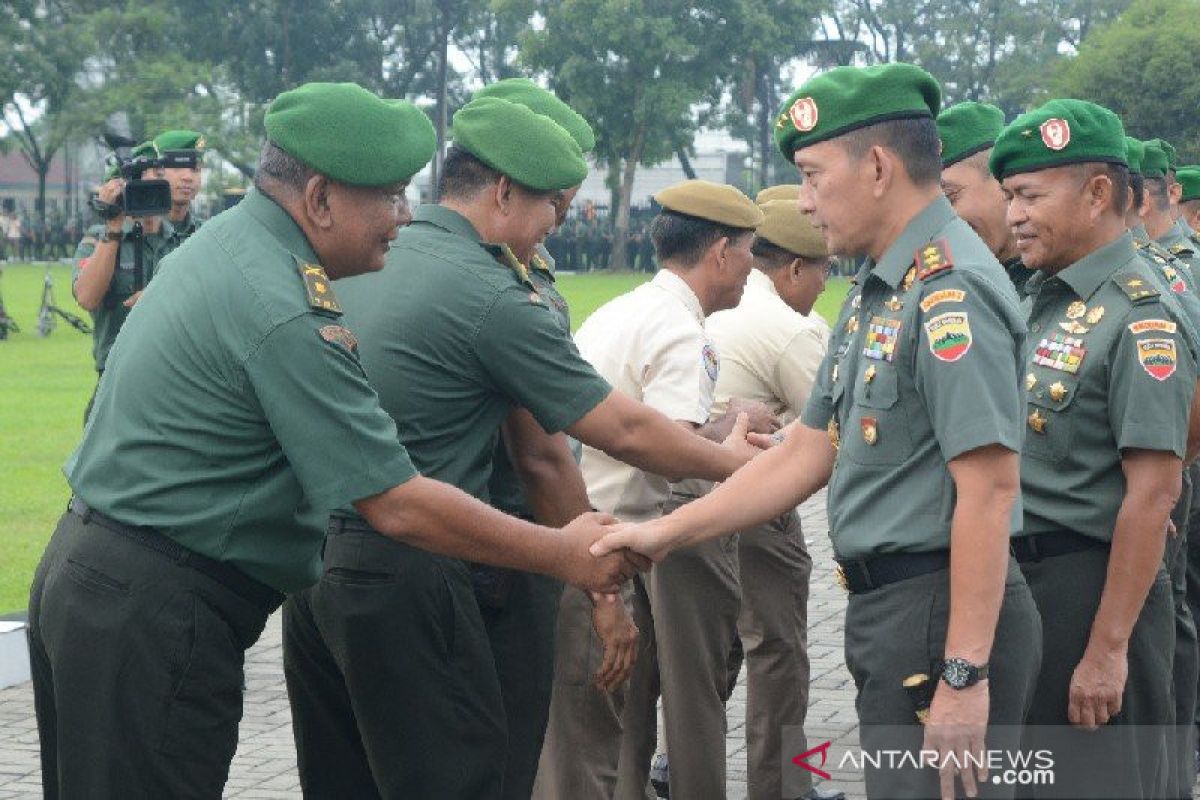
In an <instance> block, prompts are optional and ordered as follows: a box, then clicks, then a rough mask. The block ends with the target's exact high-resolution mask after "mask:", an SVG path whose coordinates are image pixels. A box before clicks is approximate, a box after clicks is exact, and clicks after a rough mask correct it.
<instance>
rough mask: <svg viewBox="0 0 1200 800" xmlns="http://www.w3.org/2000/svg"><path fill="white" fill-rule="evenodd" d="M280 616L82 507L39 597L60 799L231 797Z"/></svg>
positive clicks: (41, 664)
mask: <svg viewBox="0 0 1200 800" xmlns="http://www.w3.org/2000/svg"><path fill="white" fill-rule="evenodd" d="M269 614H270V610H269V609H264V608H261V607H258V606H254V605H252V604H251V603H249V602H248V601H246V600H244V599H243V598H242V597H240V596H239V595H237V594H235V593H233V592H232V591H230V590H229V589H227V588H226V587H225V586H224V585H222V584H220V583H217V582H216V581H214V580H212V579H211V578H209V577H207V576H206V575H203V574H201V573H200V572H197V571H196V570H194V569H192V568H191V567H188V566H184V565H181V564H178V563H176V562H174V561H172V560H171V559H170V558H168V557H167V556H164V555H162V554H160V553H158V552H156V551H154V550H151V549H149V548H147V547H145V546H144V545H141V544H138V543H136V542H134V541H132V540H130V539H128V538H126V537H124V536H122V535H120V534H118V533H115V532H113V531H110V530H108V529H107V528H105V527H102V526H100V525H98V524H96V523H95V522H94V521H93V522H85V521H84V519H83V518H82V517H80V516H77V515H76V514H72V513H70V512H68V513H66V514H64V515H63V516H62V518H61V519H60V520H59V523H58V527H57V529H56V530H55V532H54V535H53V537H52V538H51V540H50V544H49V546H48V547H47V548H46V552H45V554H44V555H43V556H42V561H41V563H40V564H39V565H38V568H37V572H36V573H35V575H34V580H33V587H32V589H31V591H30V597H29V653H30V661H31V664H32V669H33V691H34V704H35V707H36V711H37V720H38V735H39V738H40V742H41V756H42V785H43V791H44V793H45V796H46V797H47V798H95V797H121V798H164V797H171V798H219V797H220V796H221V792H222V789H223V787H224V785H225V780H226V778H227V777H228V775H229V762H230V761H231V760H232V759H233V754H234V751H235V750H236V749H237V740H238V723H239V721H240V720H241V718H242V666H243V661H244V655H245V651H246V650H247V649H248V648H249V647H250V646H251V645H252V644H254V642H255V641H256V640H257V639H258V637H259V635H260V634H261V633H262V630H263V626H264V625H265V624H266V620H267V617H268V615H269Z"/></svg>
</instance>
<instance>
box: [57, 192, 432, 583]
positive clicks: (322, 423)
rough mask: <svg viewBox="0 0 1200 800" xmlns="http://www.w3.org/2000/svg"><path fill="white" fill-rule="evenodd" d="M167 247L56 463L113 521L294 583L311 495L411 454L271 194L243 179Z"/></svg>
mask: <svg viewBox="0 0 1200 800" xmlns="http://www.w3.org/2000/svg"><path fill="white" fill-rule="evenodd" d="M172 263H173V267H172V268H171V269H166V270H163V272H162V273H161V274H160V275H159V276H158V277H157V278H156V279H155V280H154V282H153V283H151V284H150V285H149V286H148V287H147V289H146V291H145V294H144V295H143V296H142V299H141V301H140V302H139V303H138V304H137V305H136V306H134V309H133V311H132V313H131V314H130V315H129V319H128V322H127V324H126V327H125V330H124V331H123V332H122V335H121V336H120V337H119V339H118V341H117V343H116V345H115V346H114V348H113V351H112V354H111V357H110V359H109V366H108V369H107V370H106V372H105V375H104V379H103V381H101V384H100V389H99V392H98V394H97V397H96V404H95V407H94V408H93V410H92V415H91V417H90V418H89V421H88V424H87V427H86V428H85V430H84V435H83V441H82V442H81V443H80V445H79V447H78V449H77V450H76V451H75V453H74V454H73V455H72V456H71V458H70V460H69V461H68V462H67V464H66V467H65V468H64V471H65V473H66V475H67V480H68V482H69V483H70V484H71V487H72V489H74V491H75V493H76V494H77V495H79V496H80V497H82V498H83V499H84V500H85V501H87V502H88V503H89V504H90V505H91V506H92V507H94V508H96V509H98V510H100V511H102V512H104V513H106V514H108V515H110V516H112V517H114V518H116V519H118V520H120V521H122V522H124V523H127V524H130V525H145V526H150V527H153V528H156V529H158V530H159V531H161V532H162V533H164V534H166V535H167V536H169V537H171V538H172V539H175V540H176V541H178V542H179V543H180V544H182V545H184V546H186V547H188V548H190V549H192V550H194V551H196V552H198V553H201V554H203V555H206V556H209V557H211V558H215V559H218V560H220V561H225V562H228V563H231V564H233V565H234V566H236V567H238V568H240V569H242V570H243V571H244V572H246V573H247V574H249V575H250V576H252V577H254V578H257V579H258V580H260V581H262V582H263V583H266V584H268V585H270V586H273V587H274V588H276V589H278V590H280V591H291V590H295V589H299V588H302V587H304V586H306V585H309V584H311V583H313V582H314V581H315V580H316V579H317V578H318V577H319V575H320V558H321V543H322V541H323V540H324V534H325V526H326V522H327V520H328V517H329V509H331V508H334V507H336V506H339V505H342V504H344V503H349V502H351V501H353V500H357V499H360V498H363V497H368V496H371V495H374V494H378V493H379V492H382V491H385V490H387V489H390V488H392V487H393V486H396V485H398V484H401V483H404V482H405V481H407V480H408V479H409V478H411V477H413V476H414V475H415V474H416V470H415V469H414V468H413V465H412V462H411V461H410V460H409V458H408V456H407V454H406V453H405V451H404V448H403V447H402V446H401V445H400V443H399V441H398V440H397V436H396V428H395V426H394V425H393V423H392V420H391V418H390V417H388V415H387V414H386V413H384V411H383V410H382V409H381V408H380V407H379V401H378V398H377V397H376V395H375V392H374V391H373V390H372V389H371V387H370V385H369V384H368V383H367V379H366V376H365V375H364V374H363V371H362V367H361V365H360V364H359V360H358V356H357V354H356V345H355V340H354V335H353V334H352V333H351V332H350V331H349V330H347V329H346V327H345V326H344V322H343V320H342V319H341V315H340V312H339V311H338V310H337V302H336V298H335V297H334V295H333V292H332V289H331V288H330V287H329V286H328V284H327V279H326V278H325V275H324V273H323V272H322V271H321V270H320V267H319V266H317V258H316V255H315V254H314V253H313V251H312V249H311V247H310V246H309V244H308V242H307V240H306V239H305V237H304V235H303V233H302V232H301V230H300V228H299V227H298V226H297V225H296V224H295V222H293V220H292V218H291V217H290V216H289V215H288V214H287V213H286V212H285V211H284V210H283V209H282V208H280V207H279V206H278V205H276V204H275V203H274V202H273V201H272V200H271V199H269V198H268V197H267V196H265V195H263V194H260V193H259V192H257V191H251V192H249V193H248V194H247V195H246V198H245V199H244V200H243V201H242V202H241V203H240V204H239V205H238V206H237V207H236V208H234V209H231V210H230V211H227V212H225V213H224V214H221V215H220V216H219V217H217V218H216V219H214V220H213V221H212V222H210V223H209V224H207V225H205V226H204V228H203V229H202V230H201V231H199V232H198V233H196V234H195V236H193V237H192V238H191V240H189V243H188V247H186V248H184V249H182V250H180V251H178V252H176V253H175V255H174V256H173V262H172ZM305 274H307V276H308V277H307V278H306V277H304V276H305Z"/></svg>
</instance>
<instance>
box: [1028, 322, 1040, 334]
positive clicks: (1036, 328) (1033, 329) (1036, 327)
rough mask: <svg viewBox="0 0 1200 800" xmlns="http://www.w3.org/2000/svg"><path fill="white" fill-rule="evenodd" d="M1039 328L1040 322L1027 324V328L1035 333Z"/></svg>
mask: <svg viewBox="0 0 1200 800" xmlns="http://www.w3.org/2000/svg"><path fill="white" fill-rule="evenodd" d="M1041 329H1042V325H1041V323H1040V322H1035V323H1033V324H1032V325H1030V326H1029V330H1031V331H1033V332H1034V333H1037V332H1038V331H1040V330H1041Z"/></svg>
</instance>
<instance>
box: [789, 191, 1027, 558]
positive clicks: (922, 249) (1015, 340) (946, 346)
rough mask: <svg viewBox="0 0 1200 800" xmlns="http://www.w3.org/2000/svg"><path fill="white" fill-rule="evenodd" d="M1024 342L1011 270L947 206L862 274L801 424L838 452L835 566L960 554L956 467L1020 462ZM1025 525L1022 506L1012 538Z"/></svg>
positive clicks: (832, 513) (833, 495) (939, 202)
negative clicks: (1000, 453)
mask: <svg viewBox="0 0 1200 800" xmlns="http://www.w3.org/2000/svg"><path fill="white" fill-rule="evenodd" d="M1023 333H1024V325H1023V323H1022V321H1021V314H1020V308H1019V303H1018V299H1017V294H1016V291H1015V289H1014V288H1013V285H1012V283H1011V281H1010V280H1009V279H1008V276H1007V275H1006V274H1005V272H1004V269H1003V267H1001V266H1000V264H999V262H997V261H996V259H995V257H994V256H993V255H992V254H991V252H990V251H989V250H988V249H987V247H986V245H984V243H983V242H982V241H981V240H980V239H979V237H978V236H977V235H976V234H975V232H974V231H972V230H971V228H970V227H969V226H968V225H967V224H966V223H965V222H963V221H962V220H961V219H959V218H958V217H957V216H955V214H954V211H953V209H951V207H950V204H949V202H948V201H947V200H946V199H945V198H944V197H939V198H937V199H936V200H934V201H933V202H932V203H930V205H929V206H927V207H926V208H925V209H924V210H923V211H922V212H921V213H919V214H918V215H917V216H916V217H915V218H913V220H912V221H911V222H910V223H909V224H908V226H907V227H906V228H905V229H904V231H903V232H902V233H901V234H900V236H899V237H897V239H896V241H895V242H893V243H892V245H891V246H890V247H889V248H888V249H887V251H886V252H884V254H883V255H882V256H881V258H880V259H879V261H878V263H875V262H873V261H871V260H870V259H868V260H867V261H866V262H865V263H864V264H863V266H862V268H861V269H860V271H859V273H858V277H857V278H856V284H855V286H854V287H853V288H852V290H851V292H850V294H849V295H848V296H847V298H846V302H845V303H844V304H843V306H842V312H841V315H840V316H839V319H838V322H837V323H836V325H835V326H834V329H833V334H832V339H831V341H830V352H829V354H828V356H827V357H826V359H825V362H824V363H823V364H822V366H821V368H820V370H819V371H818V373H817V383H816V386H815V387H814V389H813V393H812V396H811V398H810V399H809V403H808V406H807V407H806V408H805V411H804V414H803V417H802V420H803V422H804V424H805V425H808V426H809V427H814V428H823V429H826V428H827V429H828V430H829V431H830V435H831V438H833V439H834V440H835V442H836V443H837V445H838V447H839V449H838V453H837V458H836V460H835V462H834V469H833V474H832V476H831V478H830V482H829V491H828V504H829V523H830V536H831V538H832V540H833V546H834V550H835V552H836V553H837V555H838V556H839V557H841V558H863V557H869V556H872V555H876V554H880V553H890V552H925V551H933V550H942V549H946V548H948V547H949V546H950V527H951V520H952V517H953V514H954V499H955V488H954V481H953V479H952V478H951V476H950V471H949V469H948V468H947V466H946V465H947V462H949V461H951V460H952V459H954V458H955V457H957V456H959V455H962V454H963V453H966V452H969V451H971V450H974V449H977V448H980V447H984V446H987V445H1000V446H1002V447H1005V448H1007V449H1009V450H1012V451H1014V452H1016V451H1019V450H1020V449H1021V438H1022V435H1023V430H1022V415H1021V403H1020V396H1019V393H1018V384H1017V377H1018V365H1019V344H1020V339H1021V337H1022V335H1023ZM1020 519H1021V511H1020V503H1019V502H1018V503H1016V504H1015V506H1014V509H1013V516H1012V520H1011V523H1010V532H1016V531H1017V530H1019V526H1020Z"/></svg>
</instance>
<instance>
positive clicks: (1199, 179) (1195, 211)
mask: <svg viewBox="0 0 1200 800" xmlns="http://www.w3.org/2000/svg"><path fill="white" fill-rule="evenodd" d="M1175 178H1176V180H1177V181H1178V183H1179V221H1180V222H1181V223H1182V224H1183V225H1184V227H1185V229H1186V231H1188V236H1189V237H1191V239H1192V241H1193V242H1195V243H1196V244H1197V245H1200V237H1198V235H1197V234H1196V229H1197V227H1198V226H1200V165H1195V166H1193V165H1188V166H1186V167H1180V168H1179V171H1178V172H1177V173H1175Z"/></svg>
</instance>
